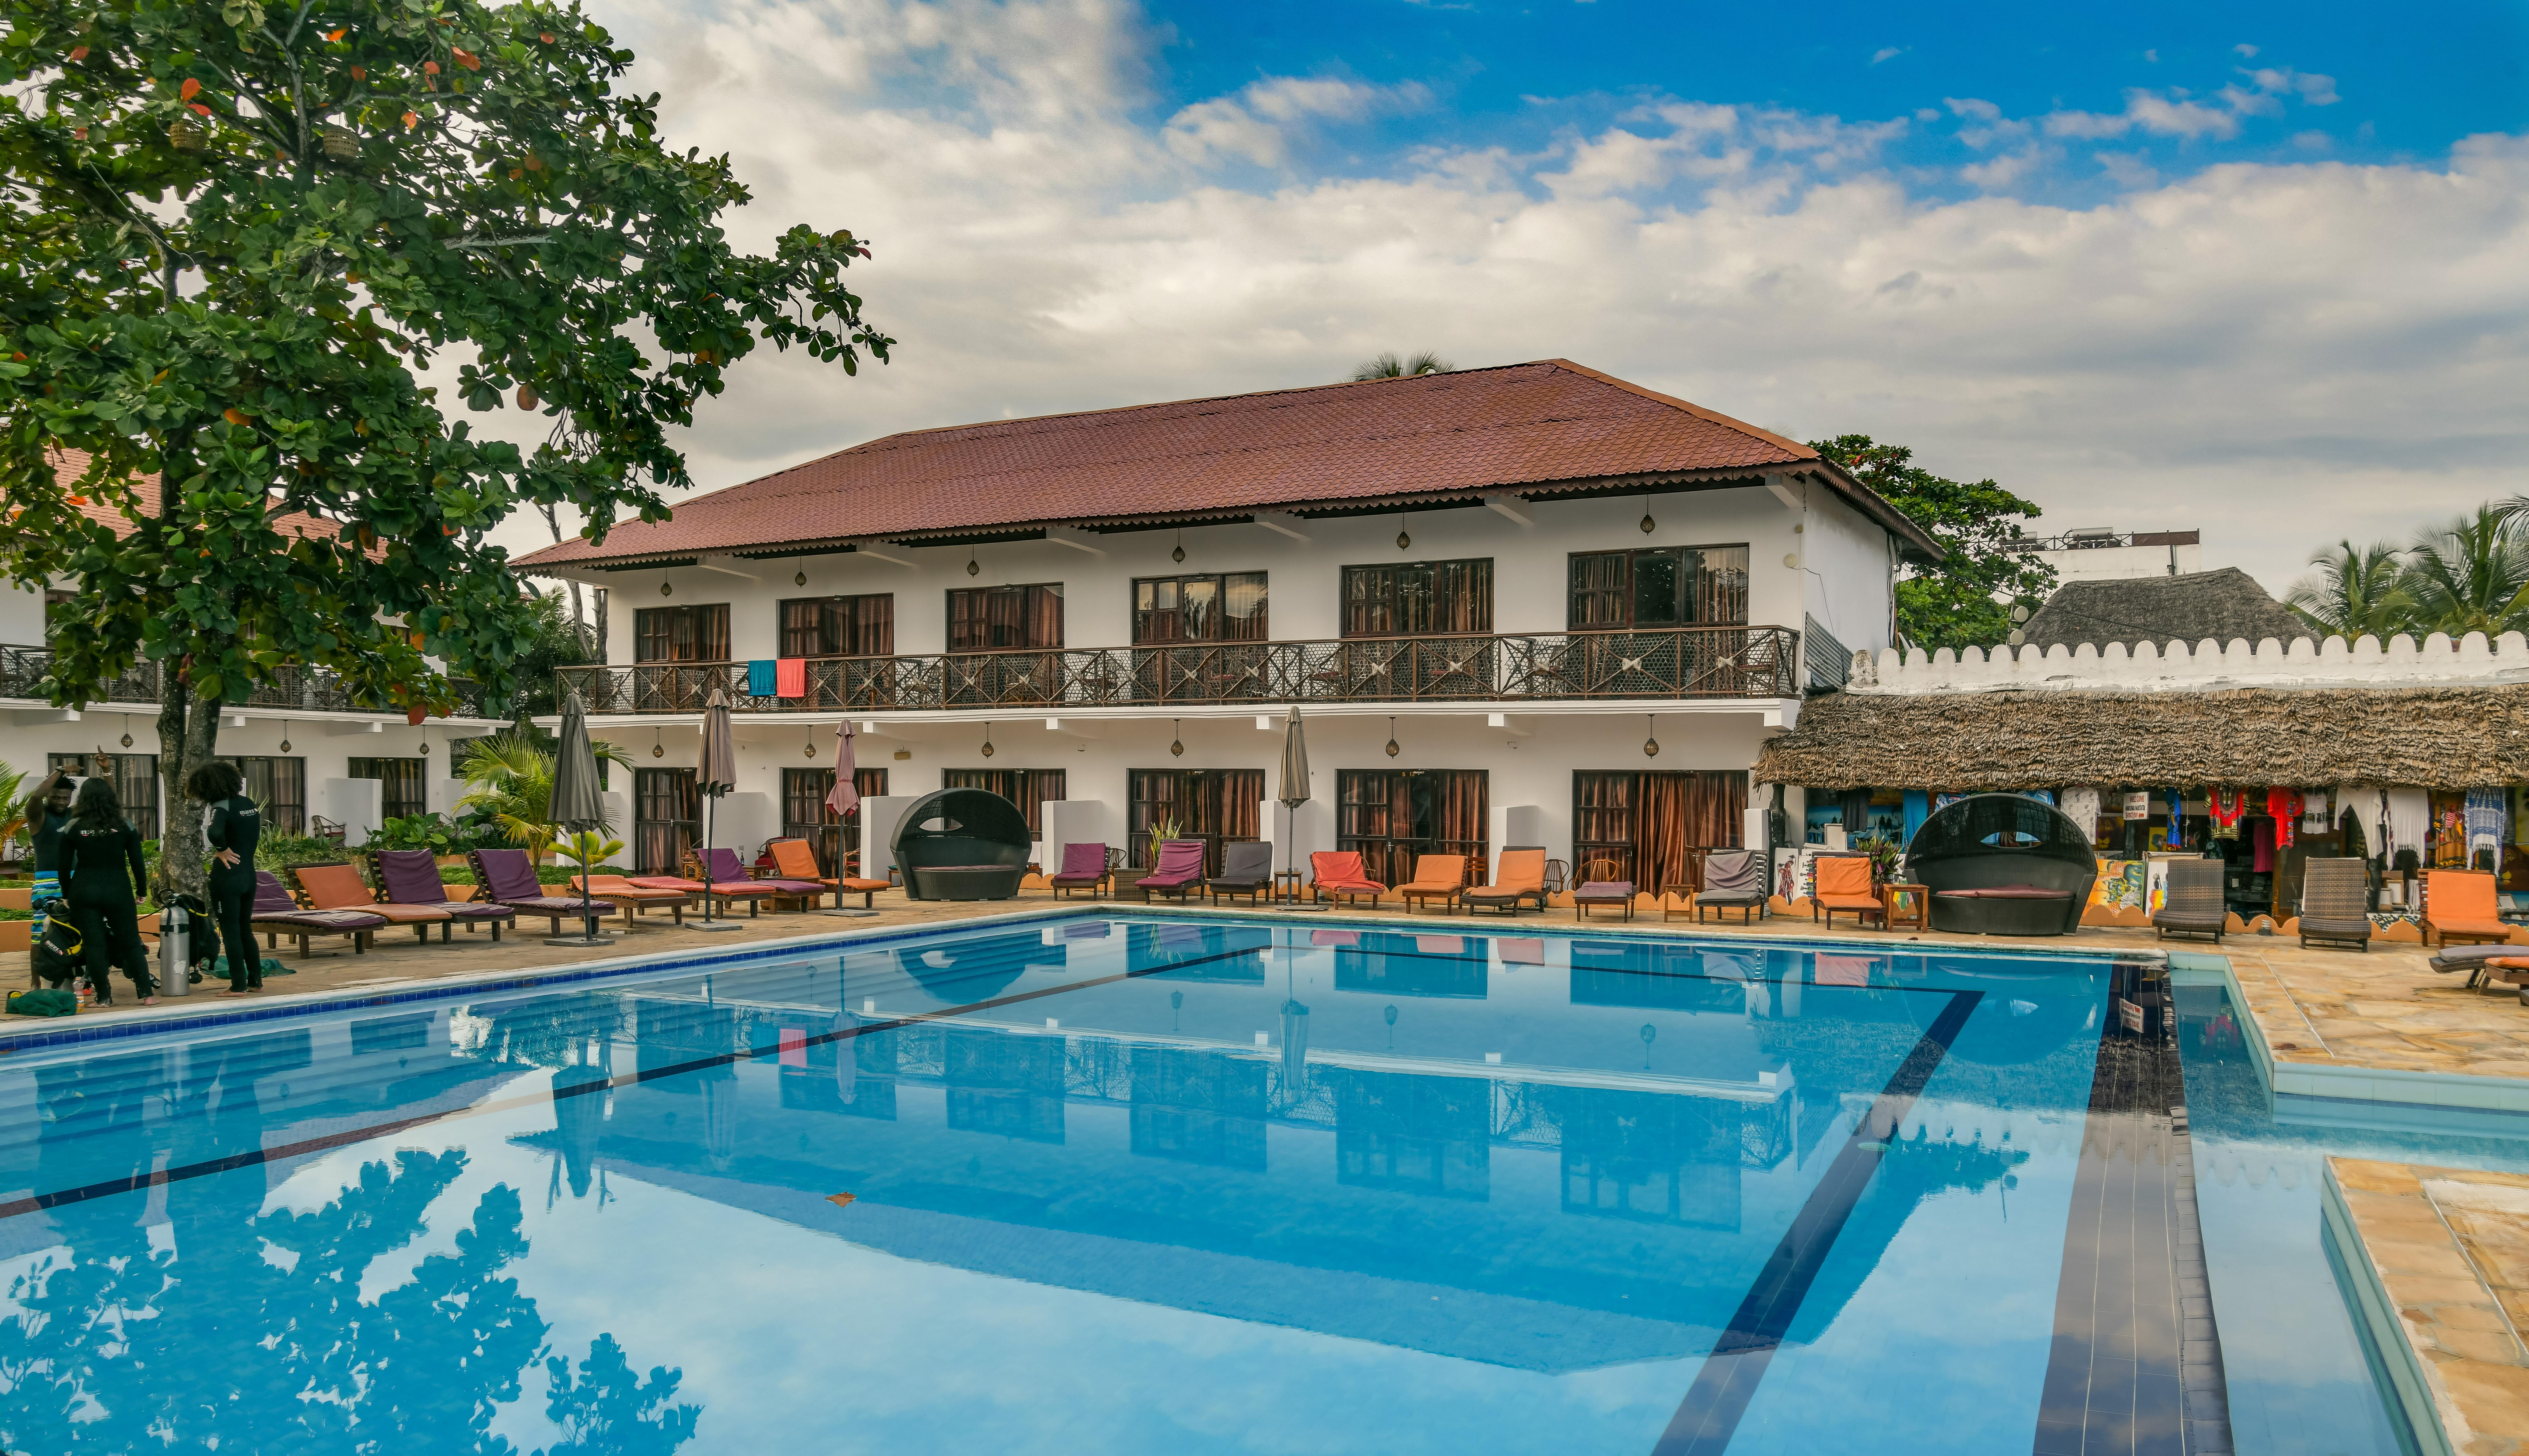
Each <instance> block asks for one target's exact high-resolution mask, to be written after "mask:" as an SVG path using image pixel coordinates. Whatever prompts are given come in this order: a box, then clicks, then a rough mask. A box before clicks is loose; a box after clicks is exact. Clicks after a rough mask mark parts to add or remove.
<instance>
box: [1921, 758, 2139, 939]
mask: <svg viewBox="0 0 2529 1456" xmlns="http://www.w3.org/2000/svg"><path fill="white" fill-rule="evenodd" d="M1906 873H1907V874H1908V875H1909V876H1910V877H1912V879H1913V880H1914V881H1915V882H1916V883H1917V884H1919V885H1921V886H1923V887H1924V888H1925V889H1926V890H1929V891H1931V895H1932V929H1934V930H1942V931H1954V932H1957V933H1959V934H1962V935H1970V936H2062V935H2070V934H2071V933H2072V932H2073V931H2074V930H2076V929H2078V928H2079V927H2080V924H2081V912H2082V911H2083V910H2084V909H2086V908H2087V907H2088V905H2089V903H2090V886H2091V884H2092V883H2093V882H2095V881H2096V880H2097V879H2098V878H2099V860H2098V856H2097V855H2095V854H2093V853H2091V852H2090V836H2088V835H2086V834H2083V833H2082V832H2081V828H2080V826H2079V825H2076V824H2074V823H2073V822H2072V820H2071V819H2069V818H2067V817H2066V816H2065V815H2064V814H2063V813H2062V812H2061V811H2059V810H2057V809H2056V808H2055V806H2054V805H2052V804H2048V803H2043V802H2041V801H2039V800H2037V799H2032V798H2028V797H2026V796H2024V795H2021V794H2016V793H1979V794H1969V795H1968V796H1967V797H1965V798H1964V799H1961V800H1959V801H1958V802H1957V803H1954V804H1951V805H1949V806H1947V807H1946V808H1943V809H1941V810H1940V811H1939V812H1937V813H1935V814H1934V815H1933V816H1932V817H1931V818H1929V819H1927V820H1925V821H1923V827H1922V828H1921V829H1919V830H1916V831H1915V832H1914V837H1913V839H1912V840H1911V841H1910V842H1909V843H1908V844H1907V846H1906Z"/></svg>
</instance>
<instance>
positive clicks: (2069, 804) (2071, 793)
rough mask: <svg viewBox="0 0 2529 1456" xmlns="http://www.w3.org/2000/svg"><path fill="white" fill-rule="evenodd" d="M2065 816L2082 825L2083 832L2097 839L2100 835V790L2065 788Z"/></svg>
mask: <svg viewBox="0 0 2529 1456" xmlns="http://www.w3.org/2000/svg"><path fill="white" fill-rule="evenodd" d="M2063 808H2064V817H2065V818H2067V819H2070V820H2071V821H2072V822H2073V823H2074V824H2077V825H2079V826H2080V827H2081V833H2083V834H2085V835H2088V836H2090V837H2091V838H2093V839H2095V838H2097V837H2098V836H2099V791H2098V790H2097V789H2095V788H2068V789H2066V790H2064V805H2063Z"/></svg>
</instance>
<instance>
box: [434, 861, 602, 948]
mask: <svg viewBox="0 0 2529 1456" xmlns="http://www.w3.org/2000/svg"><path fill="white" fill-rule="evenodd" d="M468 858H470V859H472V860H473V862H474V886H475V889H476V890H477V891H478V892H480V893H481V894H482V896H483V898H485V899H487V900H489V901H491V902H492V903H493V904H496V905H507V906H509V907H510V908H511V909H512V910H515V911H517V912H518V913H519V914H521V915H542V916H544V917H545V918H546V919H548V920H550V921H552V922H553V929H552V932H551V933H552V934H554V935H557V936H558V935H561V934H562V923H563V922H564V921H565V920H578V919H581V918H583V916H582V913H581V905H580V900H579V898H578V897H577V896H575V895H563V894H556V893H552V892H550V891H549V890H547V888H546V887H545V886H544V885H542V884H539V883H538V882H537V880H536V866H535V861H533V860H531V859H529V858H528V857H527V851H525V850H523V849H477V850H475V851H474V852H473V853H472V854H471V855H469V856H468ZM557 888H559V887H557ZM601 903H603V902H601ZM614 908H615V907H614V906H613V905H607V906H606V907H605V908H604V909H601V910H595V911H594V912H593V913H594V914H596V915H597V916H598V917H599V918H600V919H603V918H604V917H605V916H607V915H608V914H611V913H612V912H613V911H614Z"/></svg>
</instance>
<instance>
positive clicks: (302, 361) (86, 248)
mask: <svg viewBox="0 0 2529 1456" xmlns="http://www.w3.org/2000/svg"><path fill="white" fill-rule="evenodd" d="M0 13H5V15H6V16H7V26H6V31H5V35H0V189H5V194H6V209H5V213H0V493H5V497H6V500H7V511H6V512H5V519H0V572H5V573H6V574H7V575H9V576H11V577H13V578H15V579H16V580H18V581H20V582H24V583H29V584H31V583H36V582H40V581H45V580H51V579H63V578H66V579H68V580H69V581H71V582H73V583H75V584H76V585H77V588H78V598H77V600H76V601H75V602H74V603H72V604H70V605H69V608H68V611H67V613H66V614H64V616H63V618H62V619H61V620H62V621H63V622H64V623H65V625H64V627H63V629H61V630H59V631H58V632H57V634H56V640H55V647H56V655H55V657H54V659H53V671H52V675H51V677H50V678H49V679H48V681H47V684H46V690H47V692H48V693H49V694H50V697H51V699H52V701H54V702H56V703H61V704H66V705H70V704H78V703H81V702H85V701H89V700H92V699H95V698H97V697H100V696H102V692H101V686H102V684H103V683H104V682H105V681H106V680H107V679H109V678H111V677H112V676H114V675H115V674H118V673H120V672H122V671H124V670H126V669H127V668H128V667H129V666H130V665H131V664H133V663H134V662H135V660H143V659H145V660H153V661H156V662H158V663H159V664H161V665H162V670H163V671H162V674H161V675H162V681H163V682H164V684H165V690H164V697H163V700H162V710H161V713H160V716H159V753H160V761H161V766H162V768H163V769H164V770H165V771H166V772H167V774H168V776H169V779H170V781H171V782H182V780H183V778H184V776H185V774H186V773H187V772H188V769H189V767H190V766H191V765H192V764H193V763H195V762H198V761H199V760H200V759H201V758H203V757H205V756H207V755H209V754H211V753H213V752H215V751H216V747H217V724H218V709H219V706H220V704H222V703H223V702H235V701H239V700H241V699H242V698H243V697H245V696H246V694H247V693H248V692H249V691H250V690H251V689H252V688H253V687H254V685H255V684H256V683H258V682H260V681H264V680H268V679H270V678H271V677H273V676H274V675H275V674H277V672H278V670H281V669H283V668H285V667H286V666H289V665H294V664H298V665H307V666H311V667H321V668H324V669H329V670H331V671H333V672H335V673H337V674H341V675H342V677H343V678H344V679H345V680H346V682H347V684H348V685H349V686H350V688H351V690H352V691H353V692H354V693H356V694H358V695H360V697H361V698H362V699H363V700H364V701H371V702H375V703H379V704H382V705H388V706H390V707H398V708H403V709H404V710H405V711H406V712H408V713H410V714H414V715H420V714H424V713H430V712H445V711H447V710H448V708H449V707H451V706H452V705H453V703H454V701H455V694H454V692H453V691H452V689H451V686H450V683H449V680H448V677H449V674H458V675H463V676H470V677H472V678H475V679H478V680H480V681H482V682H483V683H485V684H486V686H487V687H488V688H489V689H490V690H491V695H492V696H493V698H494V699H495V700H502V699H505V698H506V697H507V695H508V694H509V692H510V691H511V687H512V679H513V676H514V674H515V671H516V668H517V666H518V664H519V662H520V660H521V658H522V656H523V655H525V654H527V653H529V652H531V651H532V649H533V647H534V645H535V636H536V633H535V630H534V622H533V620H532V615H531V612H530V610H529V609H530V606H531V604H530V603H529V602H527V601H526V600H525V597H524V596H523V594H522V593H521V591H520V589H519V585H518V583H517V581H516V580H515V579H514V578H513V577H512V575H511V572H510V570H509V567H508V565H507V561H506V557H505V554H504V552H503V551H502V550H501V549H500V548H499V547H496V546H494V545H492V544H491V543H490V541H489V540H488V537H487V533H488V532H489V531H490V530H491V528H492V527H493V526H494V525H495V524H496V523H498V522H499V521H500V520H501V519H502V518H503V517H504V516H505V515H507V514H509V513H510V512H511V511H513V510H515V509H516V508H518V507H520V506H522V505H524V506H530V507H534V508H536V509H539V510H541V509H543V508H545V507H548V506H564V507H567V508H570V509H571V510H574V511H576V512H580V513H581V515H582V516H583V518H584V519H585V520H586V522H587V525H586V528H585V529H586V531H587V532H588V533H589V534H591V535H602V534H603V533H604V532H605V531H606V530H607V529H608V528H609V527H610V526H611V525H612V524H613V523H614V522H616V521H617V520H619V519H622V518H626V517H636V516H637V517H639V518H643V519H657V518H660V517H661V516H663V515H664V513H665V512H666V506H665V504H664V501H663V499H662V495H661V492H662V490H663V489H664V488H668V487H678V486H685V485H688V484H690V481H689V480H688V479H687V476H686V473H685V466H684V460H683V458H682V456H681V455H680V454H679V452H678V451H677V450H676V448H675V446H674V444H673V440H672V434H671V432H672V431H673V430H674V429H675V428H676V427H678V426H682V425H686V424H689V423H690V422H691V420H692V417H693V409H694V405H695V404H696V403H697V402H698V401H699V400H700V399H701V398H702V397H703V396H705V395H712V394H718V393H719V392H720V391H721V389H722V387H723V380H724V375H725V372H726V369H727V367H728V366H729V365H730V364H731V363H732V362H734V361H735V360H737V359H738V358H741V357H743V356H744V355H745V354H746V353H747V352H748V351H750V350H752V349H753V348H754V347H755V346H756V345H757V343H758V342H759V341H762V342H769V343H771V344H772V345H774V346H775V347H776V348H781V349H789V348H799V349H804V350H806V351H810V352H811V353H813V354H815V355H816V356H817V357H818V358H821V359H827V360H834V361H838V362H840V363H841V364H842V365H843V367H844V369H845V370H846V371H852V370H854V369H855V368H856V365H857V363H858V361H859V359H860V357H861V356H863V355H868V356H872V357H876V358H879V359H882V360H884V359H885V358H886V357H887V353H888V344H889V341H888V339H887V338H886V337H885V336H884V335H883V334H881V333H879V332H878V331H877V330H875V329H874V328H872V327H870V326H869V325H867V324H866V323H864V322H863V320H862V317H861V302H860V299H859V298H858V297H855V296H854V295H853V293H852V292H851V291H850V290H849V289H848V288H846V287H845V285H844V271H843V270H844V269H845V268H846V267H847V266H848V265H849V264H850V263H851V261H852V260H853V259H854V258H860V257H867V256H868V255H869V254H868V249H867V248H866V246H865V245H864V244H862V243H860V242H859V241H858V240H856V239H854V238H853V237H852V235H851V234H849V233H847V232H822V233H821V232H817V231H813V230H811V229H810V228H808V227H805V226H798V227H793V228H791V229H790V230H789V231H788V232H786V233H784V234H783V235H782V236H781V237H780V240H779V241H778V243H777V244H776V246H775V248H774V250H773V252H772V254H771V255H770V256H758V255H750V254H746V253H742V252H740V251H738V250H737V249H736V248H734V247H732V246H731V245H730V243H728V241H727V239H726V237H725V236H724V235H723V234H722V232H721V229H720V226H719V223H720V219H721V217H722V215H723V213H724V212H726V210H727V209H729V208H731V207H735V206H738V205H740V204H742V203H744V202H745V201H746V200H747V193H746V189H744V188H743V187H741V186H740V185H739V184H738V182H737V180H736V179H735V177H734V176H733V175H732V174H731V172H730V169H729V167H728V164H727V160H726V158H723V157H702V156H698V155H696V154H695V153H693V152H685V153H681V154H679V153H676V152H672V151H670V150H668V149H667V147H666V146H665V145H664V144H663V143H662V142H661V140H660V139H659V136H658V135H657V125H656V116H657V99H658V98H657V97H655V96H641V95H635V94H625V93H621V92H619V91H618V90H617V89H616V82H617V81H619V79H620V78H621V77H622V75H623V73H624V70H625V68H626V67H627V66H628V65H629V63H630V61H631V59H632V58H631V56H630V54H629V53H628V52H626V51H621V50H618V49H616V48H615V46H614V43H613V41H612V40H611V38H610V37H609V36H608V35H607V33H606V31H605V30H604V29H602V28H600V27H598V26H596V25H595V24H593V23H591V22H590V21H588V20H587V19H586V18H585V17H584V16H583V15H582V14H581V13H580V11H579V8H578V7H577V5H576V4H552V3H536V0H526V3H517V4H508V5H485V4H480V3H476V0H300V3H298V4H296V5H295V6H294V5H291V4H287V3H275V4H265V3H261V0H223V3H201V0H0ZM434 365H436V366H437V367H438V368H439V369H440V370H441V371H442V372H441V373H440V374H439V375H438V376H437V377H439V378H441V379H443V380H446V379H449V378H451V377H452V376H451V375H450V374H449V373H448V372H447V371H448V370H449V369H450V366H452V365H453V366H454V373H453V380H454V386H453V393H454V395H455V399H453V400H446V401H444V400H442V399H441V398H440V394H441V391H440V389H438V388H435V387H432V386H430V385H428V384H426V383H425V376H426V374H427V371H429V370H430V369H431V368H432V366H434ZM460 404H461V405H462V406H463V407H464V408H466V409H471V410H492V409H500V408H505V407H514V408H518V409H522V410H540V411H541V412H542V414H543V416H544V419H545V421H548V422H549V423H546V424H544V425H542V426H540V427H541V428H543V429H545V431H546V435H545V438H544V440H543V441H542V443H541V444H539V445H537V446H536V447H535V448H533V449H532V450H526V451H522V450H520V449H518V448H517V447H515V446H512V445H511V444H508V443H504V442H502V441H499V440H492V439H484V438H478V437H477V436H476V435H475V434H474V433H473V432H472V431H471V430H470V429H469V428H468V426H467V425H466V423H465V422H464V421H462V420H461V419H452V418H450V409H451V407H452V406H454V405H460ZM67 451H78V452H85V453H86V461H87V462H86V465H85V467H84V469H83V470H81V471H66V470H62V465H63V462H64V461H65V460H69V461H76V460H77V459H78V458H79V457H77V456H72V455H66V454H64V452H67ZM57 471H60V472H61V473H58V474H57ZM83 504H84V505H87V506H88V507H89V510H88V511H85V512H83V511H82V510H81V506H82V505H83ZM99 508H102V511H103V512H104V513H106V514H109V515H111V516H113V517H116V518H117V519H118V520H119V522H120V524H121V529H115V528H111V527H109V525H108V524H106V523H103V522H100V521H99V520H97V519H96V518H95V516H94V512H96V511H97V510H98V509H99ZM310 518H312V521H313V524H312V525H301V524H296V523H297V522H306V521H308V520H309V519H310ZM170 843H171V844H174V845H176V852H175V853H173V854H171V855H170V856H169V857H168V862H169V865H170V868H171V869H172V870H173V871H174V872H175V875H176V879H177V882H178V883H179V884H180V885H186V884H191V883H196V882H197V879H198V875H199V872H200V866H199V857H198V849H197V846H194V845H193V844H192V843H191V841H190V839H189V838H187V837H186V836H174V837H172V838H171V839H170Z"/></svg>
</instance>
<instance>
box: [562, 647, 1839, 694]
mask: <svg viewBox="0 0 2529 1456" xmlns="http://www.w3.org/2000/svg"><path fill="white" fill-rule="evenodd" d="M807 666H808V674H807V684H806V687H807V690H806V691H805V692H804V693H802V694H801V695H799V696H798V697H791V698H783V697H757V696H755V695H753V694H751V693H749V692H748V691H747V671H746V664H744V663H643V664H640V665H638V666H636V667H600V666H596V665H589V666H585V667H573V668H564V669H562V670H560V672H561V679H562V686H563V688H564V689H565V690H568V689H571V688H576V689H578V690H579V692H580V694H581V695H582V697H583V698H584V699H585V700H586V702H587V704H588V710H589V711H590V712H592V713H693V712H697V711H699V710H700V709H701V708H702V706H703V704H704V703H705V702H707V701H709V699H710V697H711V689H712V686H713V684H715V683H718V684H719V685H720V686H721V687H722V688H723V689H725V690H726V692H727V693H728V700H729V706H730V708H731V709H732V710H733V711H735V712H739V713H814V712H821V711H843V712H887V711H889V710H924V711H935V710H939V709H943V708H948V709H954V708H976V709H1001V708H1028V709H1038V708H1103V707H1116V708H1123V707H1153V708H1157V707H1169V706H1174V705H1179V704H1183V705H1187V706H1196V705H1217V704H1227V703H1256V704H1260V705H1263V704H1273V703H1433V702H1556V701H1570V700H1581V699H1589V698H1777V697H1797V696H1799V695H1800V691H1801V684H1800V675H1801V672H1800V670H1801V651H1800V633H1798V632H1796V631H1793V630H1791V629H1790V628H1788V627H1771V626H1755V627H1684V628H1677V629H1672V630H1666V631H1648V632H1628V631H1614V632H1542V633H1532V634H1528V635H1523V636H1484V637H1378V638H1356V639H1350V640H1345V641H1337V642H1211V643H1194V644H1180V645H1174V646H1167V647H1100V648H1087V649H1080V650H1064V651H1046V652H973V653H935V654H927V655H920V656H913V657H838V658H813V659H810V660H809V662H808V665H807Z"/></svg>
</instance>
